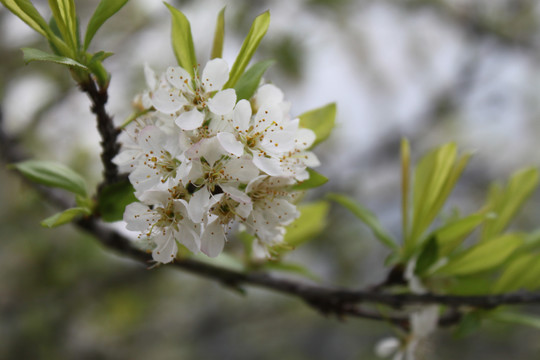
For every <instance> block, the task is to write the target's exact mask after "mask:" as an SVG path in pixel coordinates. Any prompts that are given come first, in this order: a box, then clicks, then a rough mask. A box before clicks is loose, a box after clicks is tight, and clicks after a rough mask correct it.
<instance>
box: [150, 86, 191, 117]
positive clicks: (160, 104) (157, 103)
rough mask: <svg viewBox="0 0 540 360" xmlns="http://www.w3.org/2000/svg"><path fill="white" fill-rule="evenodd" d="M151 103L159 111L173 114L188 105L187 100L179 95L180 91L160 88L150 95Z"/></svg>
mask: <svg viewBox="0 0 540 360" xmlns="http://www.w3.org/2000/svg"><path fill="white" fill-rule="evenodd" d="M150 101H151V102H152V105H153V106H154V107H155V108H156V110H157V111H160V112H162V113H164V114H173V113H175V112H177V111H178V110H180V109H181V108H182V106H184V105H186V104H187V101H186V99H184V98H183V97H182V96H181V95H179V94H178V90H168V89H165V88H159V89H157V90H156V91H154V92H153V93H152V94H151V95H150Z"/></svg>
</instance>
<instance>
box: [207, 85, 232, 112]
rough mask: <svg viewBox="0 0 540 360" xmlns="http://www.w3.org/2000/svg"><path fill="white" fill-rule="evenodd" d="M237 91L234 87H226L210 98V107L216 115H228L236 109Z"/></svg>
mask: <svg viewBox="0 0 540 360" xmlns="http://www.w3.org/2000/svg"><path fill="white" fill-rule="evenodd" d="M235 103H236V92H235V91H234V89H226V90H223V91H220V92H218V93H216V95H214V97H213V98H211V99H210V100H208V108H209V109H210V111H211V112H213V113H214V114H216V115H226V114H228V113H230V112H231V111H232V110H233V109H234V104H235Z"/></svg>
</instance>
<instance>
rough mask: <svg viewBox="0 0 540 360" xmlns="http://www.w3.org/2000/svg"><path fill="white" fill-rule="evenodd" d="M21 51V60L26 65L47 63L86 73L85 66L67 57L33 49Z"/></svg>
mask: <svg viewBox="0 0 540 360" xmlns="http://www.w3.org/2000/svg"><path fill="white" fill-rule="evenodd" d="M21 50H22V51H23V60H24V62H25V63H27V64H28V63H29V62H31V61H48V62H53V63H56V64H60V65H66V66H71V67H75V68H80V69H83V70H86V71H88V68H87V67H86V66H84V65H83V64H81V63H78V62H77V61H75V60H73V59H70V58H68V57H64V56H59V55H53V54H49V53H46V52H44V51H41V50H38V49H33V48H22V49H21Z"/></svg>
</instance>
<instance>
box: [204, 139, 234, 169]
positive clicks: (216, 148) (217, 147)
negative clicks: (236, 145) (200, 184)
mask: <svg viewBox="0 0 540 360" xmlns="http://www.w3.org/2000/svg"><path fill="white" fill-rule="evenodd" d="M197 151H198V152H197ZM226 154H227V152H226V151H224V150H223V148H222V147H221V144H220V142H219V140H218V139H217V138H216V137H213V138H210V139H203V140H201V141H200V147H199V149H198V150H196V157H199V158H200V157H204V159H205V160H206V161H207V162H208V164H209V165H210V166H214V164H215V163H216V161H218V160H219V159H221V157H222V156H223V155H226Z"/></svg>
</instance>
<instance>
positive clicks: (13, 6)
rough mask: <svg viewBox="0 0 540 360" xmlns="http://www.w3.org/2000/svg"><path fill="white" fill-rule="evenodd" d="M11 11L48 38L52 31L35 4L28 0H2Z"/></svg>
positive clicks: (0, 0)
mask: <svg viewBox="0 0 540 360" xmlns="http://www.w3.org/2000/svg"><path fill="white" fill-rule="evenodd" d="M0 2H1V3H2V5H4V6H5V7H6V8H7V9H9V11H11V12H12V13H13V14H15V15H17V16H18V17H19V18H20V19H21V20H22V21H24V22H25V23H26V24H28V26H30V27H31V28H32V29H34V30H35V31H37V32H38V33H40V34H41V35H42V36H43V37H45V38H48V34H50V33H51V30H50V28H49V26H48V25H47V22H46V21H45V19H43V17H42V16H41V15H40V14H39V12H38V11H37V10H36V8H35V7H34V5H32V3H31V2H30V1H28V0H0Z"/></svg>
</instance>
